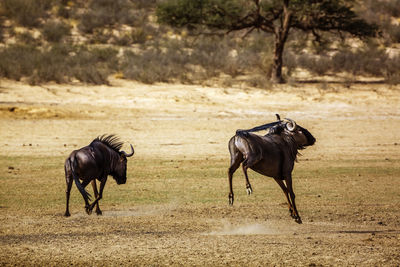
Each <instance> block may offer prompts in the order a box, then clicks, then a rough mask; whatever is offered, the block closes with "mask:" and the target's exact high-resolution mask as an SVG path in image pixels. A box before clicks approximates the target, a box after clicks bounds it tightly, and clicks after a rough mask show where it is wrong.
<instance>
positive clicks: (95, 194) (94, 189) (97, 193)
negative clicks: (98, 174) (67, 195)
mask: <svg viewBox="0 0 400 267" xmlns="http://www.w3.org/2000/svg"><path fill="white" fill-rule="evenodd" d="M92 187H93V192H94V197H95V199H97V197H98V195H99V192H97V186H96V179H93V180H92ZM96 214H97V215H101V214H102V212H101V210H100V207H99V202H97V203H96Z"/></svg>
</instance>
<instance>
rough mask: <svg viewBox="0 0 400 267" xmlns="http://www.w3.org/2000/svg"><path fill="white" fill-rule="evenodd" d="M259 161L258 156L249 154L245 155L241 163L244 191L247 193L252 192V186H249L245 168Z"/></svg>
mask: <svg viewBox="0 0 400 267" xmlns="http://www.w3.org/2000/svg"><path fill="white" fill-rule="evenodd" d="M259 161H260V158H259V157H257V156H255V155H251V154H250V155H247V156H246V159H245V160H244V161H243V163H242V169H243V173H244V177H245V178H246V191H247V194H248V195H250V194H251V193H253V188H252V187H251V184H250V180H249V176H248V175H247V169H248V168H250V167H252V166H254V165H255V164H256V163H257V162H259Z"/></svg>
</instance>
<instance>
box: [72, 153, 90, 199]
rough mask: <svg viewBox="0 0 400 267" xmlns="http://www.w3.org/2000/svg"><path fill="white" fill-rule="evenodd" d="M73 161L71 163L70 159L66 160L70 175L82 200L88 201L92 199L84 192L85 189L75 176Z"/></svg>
mask: <svg viewBox="0 0 400 267" xmlns="http://www.w3.org/2000/svg"><path fill="white" fill-rule="evenodd" d="M74 163H75V161H71V158H69V159H68V163H67V164H69V165H70V168H71V173H72V177H73V178H74V181H75V184H76V187H77V188H78V190H79V192H81V194H82V196H83V197H84V198H87V199H88V200H89V201H90V200H91V199H92V196H91V195H90V194H89V192H88V191H86V190H85V188H84V187H83V185H82V184H81V182H80V181H79V177H78V176H77V175H76V173H75V171H74V170H75V166H74V165H75V164H74Z"/></svg>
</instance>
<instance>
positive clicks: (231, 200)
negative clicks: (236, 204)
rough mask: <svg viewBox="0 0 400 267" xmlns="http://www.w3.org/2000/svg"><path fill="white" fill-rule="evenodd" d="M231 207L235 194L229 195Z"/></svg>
mask: <svg viewBox="0 0 400 267" xmlns="http://www.w3.org/2000/svg"><path fill="white" fill-rule="evenodd" d="M229 205H230V206H232V205H233V194H229Z"/></svg>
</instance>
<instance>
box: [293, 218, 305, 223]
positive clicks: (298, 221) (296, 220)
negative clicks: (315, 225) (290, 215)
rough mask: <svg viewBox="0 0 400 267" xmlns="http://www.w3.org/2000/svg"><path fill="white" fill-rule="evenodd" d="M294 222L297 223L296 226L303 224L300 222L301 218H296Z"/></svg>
mask: <svg viewBox="0 0 400 267" xmlns="http://www.w3.org/2000/svg"><path fill="white" fill-rule="evenodd" d="M294 221H295V222H297V223H298V224H302V223H303V222H302V221H301V218H300V217H297V218H296V219H295V220H294Z"/></svg>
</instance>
